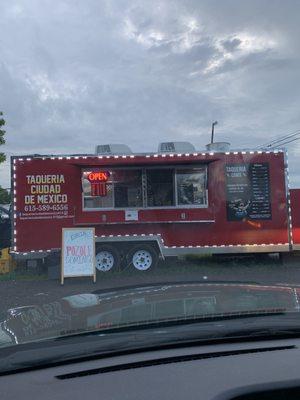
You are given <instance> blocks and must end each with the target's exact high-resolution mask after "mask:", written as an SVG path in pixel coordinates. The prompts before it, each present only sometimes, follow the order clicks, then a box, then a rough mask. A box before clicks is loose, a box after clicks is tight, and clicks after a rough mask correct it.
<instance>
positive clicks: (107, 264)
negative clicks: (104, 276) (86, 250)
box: [95, 245, 121, 273]
mask: <svg viewBox="0 0 300 400" xmlns="http://www.w3.org/2000/svg"><path fill="white" fill-rule="evenodd" d="M100 253H101V255H100ZM95 258H96V260H95V263H96V272H99V273H102V272H109V271H116V270H119V269H120V265H121V256H120V253H119V251H118V250H117V249H116V248H115V247H113V246H109V245H101V246H97V247H96V254H95Z"/></svg>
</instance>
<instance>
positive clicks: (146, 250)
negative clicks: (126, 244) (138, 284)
mask: <svg viewBox="0 0 300 400" xmlns="http://www.w3.org/2000/svg"><path fill="white" fill-rule="evenodd" d="M128 261H129V263H130V264H132V265H133V267H134V268H135V269H137V270H138V271H147V270H148V269H150V268H154V267H155V266H156V265H157V262H158V254H157V252H156V251H155V249H154V248H153V247H152V246H149V245H147V244H141V245H137V246H135V247H134V248H133V249H132V250H131V251H130V252H129V254H128Z"/></svg>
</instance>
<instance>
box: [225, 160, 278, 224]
mask: <svg viewBox="0 0 300 400" xmlns="http://www.w3.org/2000/svg"><path fill="white" fill-rule="evenodd" d="M225 174H226V208H227V220H228V221H241V220H244V219H251V220H270V219H272V210H271V193H270V173H269V164H268V163H245V164H241V163H239V164H226V165H225Z"/></svg>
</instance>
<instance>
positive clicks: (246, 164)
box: [12, 152, 288, 252]
mask: <svg viewBox="0 0 300 400" xmlns="http://www.w3.org/2000/svg"><path fill="white" fill-rule="evenodd" d="M252 153H253V152H252ZM12 161H13V164H12V169H13V170H12V172H13V177H14V179H13V185H14V190H15V196H14V208H15V211H14V228H13V229H14V232H13V233H14V235H13V250H14V251H17V252H29V251H32V250H35V251H41V250H50V249H57V248H60V244H61V229H62V227H77V226H94V227H95V228H96V235H97V237H98V238H97V241H98V242H100V241H101V237H105V238H107V237H112V238H116V239H117V238H118V237H120V236H121V237H122V240H123V241H124V240H126V237H131V238H132V237H137V238H139V237H141V235H154V236H155V235H159V236H160V237H161V238H162V240H163V247H164V249H168V250H166V252H168V251H169V249H171V248H172V249H174V251H175V252H176V250H177V249H182V248H183V249H185V248H186V249H189V248H194V249H195V248H199V247H201V248H202V247H203V248H208V250H207V251H210V252H214V249H217V248H218V249H219V250H220V249H221V250H223V249H224V250H228V249H230V248H231V247H232V246H237V247H240V249H241V250H242V248H243V249H244V250H245V249H246V251H256V248H255V247H256V246H253V248H252V247H249V245H250V246H251V245H260V246H266V245H268V246H274V245H276V246H277V245H279V246H283V247H282V249H285V248H286V247H284V246H286V244H287V243H288V211H287V203H286V187H285V170H284V154H283V153H282V152H279V153H261V152H256V153H254V154H251V153H246V152H235V153H233V152H231V153H227V154H224V153H215V154H201V153H199V154H197V155H183V156H181V155H180V156H179V155H178V156H177V155H175V156H173V157H171V156H160V155H156V156H154V155H149V156H136V157H131V158H129V157H128V158H127V159H122V158H121V159H119V158H117V157H108V158H103V159H100V158H98V157H93V156H82V157H76V158H75V157H55V158H54V157H53V158H52V159H51V158H49V157H48V158H47V157H44V159H43V158H30V157H29V158H25V157H24V158H14V159H13V160H12ZM199 165H200V166H203V165H207V174H208V185H207V193H208V203H207V206H205V207H187V206H182V205H181V206H177V207H163V208H160V207H156V208H149V209H147V208H140V209H137V210H133V211H134V213H133V214H134V215H135V217H134V220H131V219H130V218H129V219H128V213H127V212H126V210H125V209H98V210H86V209H83V202H82V196H83V195H82V190H83V188H82V173H83V170H86V169H89V170H90V171H99V170H102V171H103V170H104V171H109V170H113V169H114V168H119V169H121V170H122V169H126V168H128V167H134V168H143V169H148V168H153V167H155V168H160V167H164V168H166V167H168V168H175V167H178V168H182V167H186V166H188V167H190V166H191V167H197V166H199ZM38 192H39V193H38ZM46 192H47V193H46ZM48 192H49V193H48ZM50 192H51V193H50ZM127 211H128V210H127ZM129 211H132V210H129ZM123 236H124V237H125V239H124V238H123ZM155 237H156V236H155ZM247 246H248V247H249V248H248V247H247ZM274 249H275V248H274ZM234 250H236V248H234ZM266 251H267V249H266ZM274 251H275V250H274ZM276 251H277V248H276ZM224 252H225V251H224Z"/></svg>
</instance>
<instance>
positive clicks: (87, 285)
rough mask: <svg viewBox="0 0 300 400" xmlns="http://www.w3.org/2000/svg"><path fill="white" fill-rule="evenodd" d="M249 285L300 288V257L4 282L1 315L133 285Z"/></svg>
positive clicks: (179, 263)
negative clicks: (230, 283)
mask: <svg viewBox="0 0 300 400" xmlns="http://www.w3.org/2000/svg"><path fill="white" fill-rule="evenodd" d="M187 281H188V282H191V281H193V282H239V283H242V282H246V283H257V284H261V285H288V286H300V257H288V258H286V259H284V260H283V261H282V260H281V259H278V258H277V257H274V258H269V257H258V258H257V259H252V258H249V259H248V258H235V259H233V258H228V259H220V258H217V259H201V258H200V259H199V258H191V259H188V260H184V259H181V260H180V259H179V260H178V259H175V258H174V259H171V260H168V261H166V262H162V261H161V262H160V263H159V265H158V266H157V267H156V268H155V269H154V270H150V271H143V272H142V271H135V270H131V269H125V270H124V271H114V272H113V271H111V272H107V273H99V274H98V275H97V281H96V283H93V281H92V279H91V278H68V279H65V283H64V285H61V284H60V282H59V280H58V279H48V277H47V275H42V276H38V275H36V276H35V275H31V276H22V279H20V278H18V277H16V279H11V280H0V293H1V302H0V311H1V312H3V311H6V310H7V309H8V308H14V307H21V306H28V305H33V304H43V303H47V302H50V301H53V300H56V299H60V298H62V297H65V296H70V295H74V294H80V293H91V292H94V291H101V290H104V289H114V288H117V287H124V286H132V285H149V284H152V283H170V282H187Z"/></svg>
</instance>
